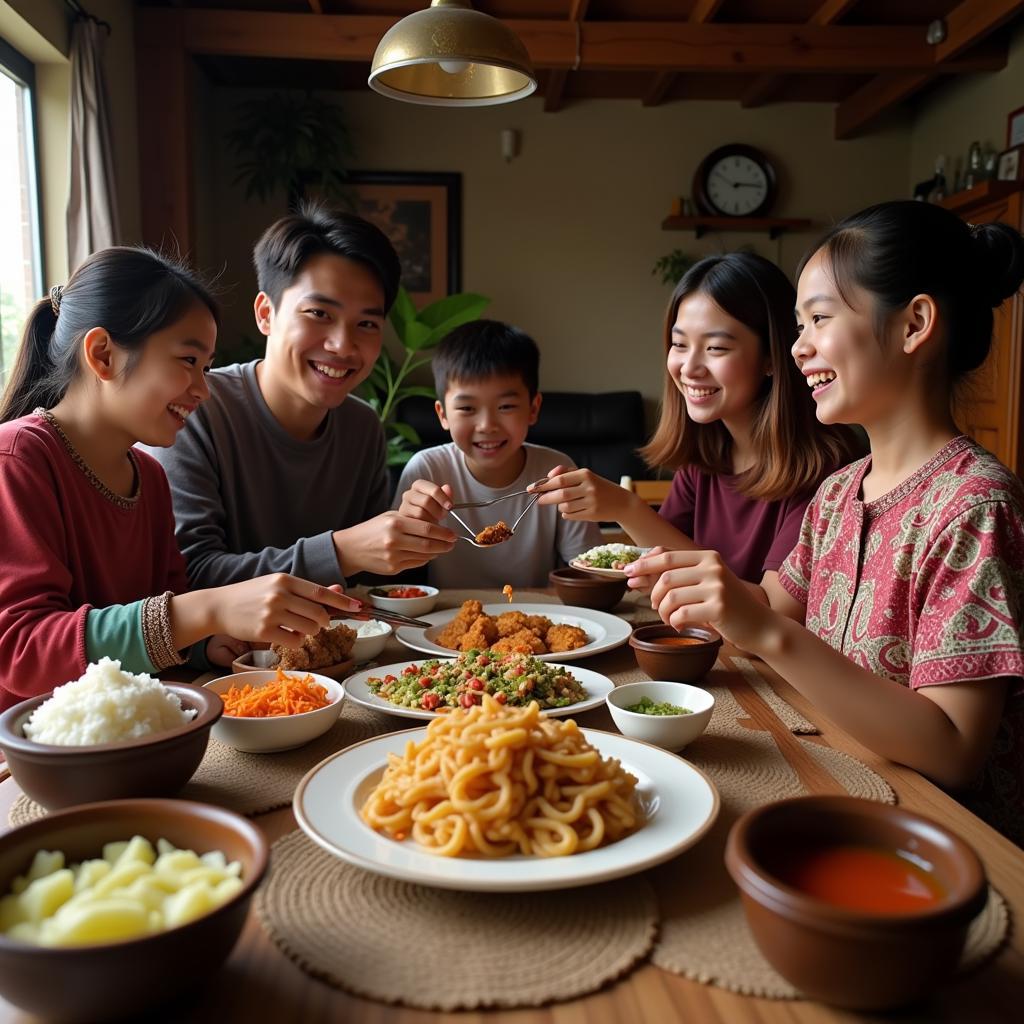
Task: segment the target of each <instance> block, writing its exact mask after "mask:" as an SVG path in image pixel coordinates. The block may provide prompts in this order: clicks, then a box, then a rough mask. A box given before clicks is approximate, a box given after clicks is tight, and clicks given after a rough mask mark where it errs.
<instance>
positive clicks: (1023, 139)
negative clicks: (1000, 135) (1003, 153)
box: [1006, 107, 1024, 149]
mask: <svg viewBox="0 0 1024 1024" xmlns="http://www.w3.org/2000/svg"><path fill="white" fill-rule="evenodd" d="M1022 143H1024V107H1018V108H1017V109H1016V110H1011V111H1010V113H1009V114H1007V116H1006V148H1007V149H1009V148H1010V147H1011V146H1019V145H1021V144H1022Z"/></svg>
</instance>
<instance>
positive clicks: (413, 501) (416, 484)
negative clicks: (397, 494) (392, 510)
mask: <svg viewBox="0 0 1024 1024" xmlns="http://www.w3.org/2000/svg"><path fill="white" fill-rule="evenodd" d="M452 504H453V502H452V488H451V485H450V484H441V485H440V486H439V485H438V484H435V483H434V482H433V481H432V480H414V481H413V484H412V486H411V487H410V488H409V489H408V490H407V491H406V492H405V493H404V494H403V495H402V504H401V505H400V506H399V508H398V513H399V515H403V516H409V517H410V518H411V519H423V520H426V521H427V522H431V523H440V522H441V520H442V519H443V518H444V516H446V515H447V514H448V510H449V509H450V508H451V507H452Z"/></svg>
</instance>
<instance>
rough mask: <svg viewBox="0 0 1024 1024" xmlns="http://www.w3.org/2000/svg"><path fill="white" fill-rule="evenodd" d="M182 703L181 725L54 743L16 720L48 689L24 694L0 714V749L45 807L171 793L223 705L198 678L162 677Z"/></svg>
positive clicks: (188, 771)
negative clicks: (79, 743) (86, 742)
mask: <svg viewBox="0 0 1024 1024" xmlns="http://www.w3.org/2000/svg"><path fill="white" fill-rule="evenodd" d="M164 686H166V687H167V689H168V690H170V691H171V692H172V693H174V694H176V695H177V696H178V698H179V699H180V700H181V703H182V706H183V707H185V708H195V710H196V715H195V717H194V718H193V719H192V721H191V722H189V723H188V725H183V726H182V727H181V728H180V729H171V730H169V731H168V732H159V733H153V734H152V735H150V736H143V737H142V738H141V739H137V740H129V741H128V742H126V743H97V744H96V745H95V746H90V747H61V746H57V745H55V744H50V743H35V742H33V741H32V740H30V739H26V737H25V734H24V732H23V731H22V727H23V726H24V724H25V722H26V720H27V719H28V717H29V715H31V714H32V712H33V711H35V709H36V708H37V707H39V705H40V704H42V703H43V701H45V700H47V699H48V698H49V697H50V696H51V694H49V693H47V694H44V695H43V696H42V697H31V698H30V699H29V700H24V701H22V702H21V703H20V704H15V705H14V707H12V708H8V709H7V710H6V711H5V712H4V713H3V714H2V715H0V750H2V751H3V752H4V755H5V756H6V758H7V764H8V765H9V766H10V769H11V775H13V776H14V779H15V781H16V782H17V783H18V785H19V786H21V788H22V789H23V790H24V791H25V793H27V794H28V795H29V796H30V797H31V798H32V799H33V800H35V801H36V802H37V803H39V804H42V805H43V807H45V808H46V809H47V810H50V811H52V810H57V809H59V808H62V807H73V806H75V805H76V804H87V803H92V802H93V801H95V800H120V799H126V798H129V797H147V796H173V795H174V794H175V793H177V792H178V790H180V789H181V787H182V786H184V785H185V783H186V782H188V780H189V779H190V778H192V775H193V773H194V772H195V770H196V769H197V768H198V767H199V762H200V761H202V759H203V754H205V753H206V744H207V742H208V741H209V739H210V729H211V727H212V726H213V723H214V722H216V721H217V719H218V718H220V716H221V715H222V714H223V713H224V704H223V702H222V701H221V699H220V697H219V696H218V695H217V694H216V693H213V692H212V691H210V690H205V689H203V688H202V687H201V686H188V685H187V684H185V683H164Z"/></svg>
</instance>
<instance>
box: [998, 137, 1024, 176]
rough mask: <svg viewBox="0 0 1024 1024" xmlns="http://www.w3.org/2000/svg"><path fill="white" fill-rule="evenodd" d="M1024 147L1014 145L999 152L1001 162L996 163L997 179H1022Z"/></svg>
mask: <svg viewBox="0 0 1024 1024" xmlns="http://www.w3.org/2000/svg"><path fill="white" fill-rule="evenodd" d="M1022 149H1024V145H1020V146H1013V147H1012V148H1011V149H1006V150H1003V152H1002V153H1000V154H999V163H998V164H996V180H997V181H1020V180H1021V171H1022V170H1024V161H1022V160H1021V150H1022Z"/></svg>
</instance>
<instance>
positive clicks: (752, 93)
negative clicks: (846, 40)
mask: <svg viewBox="0 0 1024 1024" xmlns="http://www.w3.org/2000/svg"><path fill="white" fill-rule="evenodd" d="M855 3H857V0H825V2H824V3H823V4H822V5H821V6H820V7H819V8H818V9H817V10H816V11H815V12H814V13H813V14H812V15H811V16H810V18H809V19H808V21H807V24H808V25H832V24H835V22H837V21H838V20H839V19H840V18H841V17H842V16H843V15H844V14H846V12H847V11H849V9H850V8H851V7H853V5H854V4H855ZM782 82H783V76H782V75H758V76H757V78H755V79H754V81H753V82H751V83H750V85H748V86H747V88H746V91H745V92H744V93H743V95H742V96H741V97H740V106H742V107H759V106H761V104H762V103H767V102H768V100H770V99H771V98H772V96H774V95H775V93H776V92H778V90H779V87H780V86H781V85H782Z"/></svg>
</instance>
